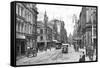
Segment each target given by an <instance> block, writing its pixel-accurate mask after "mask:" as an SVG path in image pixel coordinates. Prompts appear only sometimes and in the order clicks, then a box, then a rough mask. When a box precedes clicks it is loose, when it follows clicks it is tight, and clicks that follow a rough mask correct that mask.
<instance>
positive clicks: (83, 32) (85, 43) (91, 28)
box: [77, 7, 97, 54]
mask: <svg viewBox="0 0 100 68" xmlns="http://www.w3.org/2000/svg"><path fill="white" fill-rule="evenodd" d="M96 11H97V10H96V8H95V7H82V11H81V13H80V17H79V24H78V29H77V32H78V37H80V41H81V42H80V48H85V49H86V54H88V52H89V51H90V52H92V51H93V52H92V53H94V50H95V49H96V47H97V17H96V15H97V12H96Z"/></svg>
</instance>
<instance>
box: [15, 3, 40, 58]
mask: <svg viewBox="0 0 100 68" xmlns="http://www.w3.org/2000/svg"><path fill="white" fill-rule="evenodd" d="M37 14H38V12H37V8H36V4H28V3H16V52H17V53H16V54H17V56H21V55H25V54H26V52H27V47H35V46H36V23H37Z"/></svg>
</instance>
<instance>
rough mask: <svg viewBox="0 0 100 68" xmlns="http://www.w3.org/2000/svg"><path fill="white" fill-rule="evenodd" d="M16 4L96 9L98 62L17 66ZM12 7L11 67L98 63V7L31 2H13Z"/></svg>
mask: <svg viewBox="0 0 100 68" xmlns="http://www.w3.org/2000/svg"><path fill="white" fill-rule="evenodd" d="M16 3H32V4H45V5H60V6H78V7H79V6H81V7H95V8H96V10H97V11H96V12H97V15H96V19H97V24H96V30H97V31H96V37H97V47H96V61H85V62H59V63H47V64H44V63H43V64H31V65H16V49H15V48H16ZM10 6H11V8H10V9H11V13H10V14H11V23H10V26H11V28H10V30H11V31H10V33H11V34H10V36H11V39H10V44H11V47H10V48H11V49H10V53H11V54H10V61H11V63H10V65H11V66H13V67H22V66H41V65H57V64H73V63H90V62H98V6H93V5H76V4H61V3H46V2H29V1H12V2H11V3H10Z"/></svg>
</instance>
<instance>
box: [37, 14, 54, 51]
mask: <svg viewBox="0 0 100 68" xmlns="http://www.w3.org/2000/svg"><path fill="white" fill-rule="evenodd" d="M52 27H53V26H52V25H51V24H49V23H48V17H47V14H46V12H45V14H44V20H43V21H38V22H37V34H38V36H37V44H38V47H39V48H40V50H45V49H47V48H50V46H51V45H52Z"/></svg>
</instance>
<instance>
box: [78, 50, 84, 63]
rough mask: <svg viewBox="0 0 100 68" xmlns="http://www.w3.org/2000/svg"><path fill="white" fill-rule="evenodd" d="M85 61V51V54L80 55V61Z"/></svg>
mask: <svg viewBox="0 0 100 68" xmlns="http://www.w3.org/2000/svg"><path fill="white" fill-rule="evenodd" d="M84 61H85V54H84V52H83V55H82V56H81V55H80V59H79V62H84Z"/></svg>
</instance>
